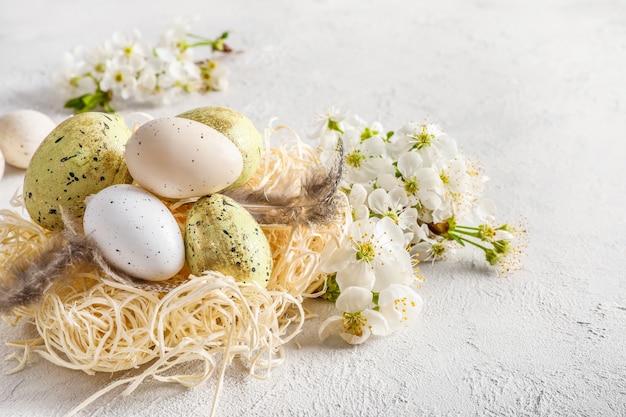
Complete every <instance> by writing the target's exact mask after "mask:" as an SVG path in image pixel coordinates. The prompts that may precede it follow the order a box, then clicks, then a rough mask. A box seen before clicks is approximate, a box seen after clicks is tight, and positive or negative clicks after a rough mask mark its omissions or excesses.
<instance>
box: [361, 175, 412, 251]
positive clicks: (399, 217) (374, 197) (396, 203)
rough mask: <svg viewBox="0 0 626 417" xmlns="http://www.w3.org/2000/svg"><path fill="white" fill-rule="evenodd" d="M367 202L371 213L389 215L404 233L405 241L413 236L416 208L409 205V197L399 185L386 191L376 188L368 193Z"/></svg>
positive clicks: (379, 215) (407, 241)
mask: <svg viewBox="0 0 626 417" xmlns="http://www.w3.org/2000/svg"><path fill="white" fill-rule="evenodd" d="M367 202H368V205H369V208H370V210H371V211H372V214H373V215H376V216H377V217H385V216H386V217H390V218H391V219H392V220H393V221H394V222H395V223H396V224H397V225H398V226H400V227H401V228H402V230H403V231H404V233H405V243H409V242H410V241H411V239H412V238H413V231H412V230H413V228H414V227H415V226H416V225H417V210H416V209H415V208H414V207H411V206H410V203H409V198H408V197H407V195H406V192H405V191H404V189H403V188H401V187H394V188H393V189H392V190H391V191H389V192H387V191H386V190H385V189H383V188H377V189H375V190H374V191H372V192H371V193H370V195H369V196H368V198H367Z"/></svg>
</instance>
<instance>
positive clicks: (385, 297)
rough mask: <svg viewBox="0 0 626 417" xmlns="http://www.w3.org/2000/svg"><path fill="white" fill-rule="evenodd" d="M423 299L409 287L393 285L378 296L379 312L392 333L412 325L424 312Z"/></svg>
mask: <svg viewBox="0 0 626 417" xmlns="http://www.w3.org/2000/svg"><path fill="white" fill-rule="evenodd" d="M423 305H424V302H423V300H422V297H421V296H420V295H419V294H418V293H417V292H415V290H414V289H412V288H411V287H409V286H406V285H399V284H391V285H390V286H388V287H387V288H385V289H384V290H382V291H381V292H380V294H379V295H378V306H379V308H380V309H379V311H380V313H381V314H382V315H383V317H384V318H385V320H386V321H387V324H388V326H389V330H390V332H394V331H397V330H400V329H401V328H403V327H405V326H409V325H411V324H412V323H413V322H414V321H415V319H416V318H417V317H418V316H419V314H420V313H421V311H422V307H423Z"/></svg>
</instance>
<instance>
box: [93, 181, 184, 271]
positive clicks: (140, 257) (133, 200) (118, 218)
mask: <svg viewBox="0 0 626 417" xmlns="http://www.w3.org/2000/svg"><path fill="white" fill-rule="evenodd" d="M83 227H84V230H85V235H86V236H88V237H89V239H91V240H92V241H93V242H94V243H95V244H96V246H97V247H98V249H99V251H100V253H101V254H102V256H103V257H104V259H105V260H106V261H107V262H108V263H110V264H111V265H112V266H114V267H115V268H117V269H119V270H121V271H123V272H125V273H127V274H128V275H131V276H133V277H136V278H141V279H144V280H148V281H163V280H166V279H168V278H171V277H173V276H174V275H176V273H177V272H178V271H180V269H181V268H182V267H183V264H184V262H185V245H184V241H183V236H182V233H181V231H180V227H179V226H178V223H177V222H176V219H175V218H174V216H173V215H172V213H171V212H170V211H169V210H168V209H167V207H166V206H165V204H163V202H162V201H161V200H159V199H158V198H157V197H156V196H154V195H153V194H151V193H149V192H148V191H146V190H143V189H141V188H139V187H136V186H134V185H130V184H119V185H112V186H110V187H107V188H105V189H103V190H102V191H100V192H99V193H97V194H95V195H93V196H90V197H88V198H87V208H86V210H85V215H84V217H83Z"/></svg>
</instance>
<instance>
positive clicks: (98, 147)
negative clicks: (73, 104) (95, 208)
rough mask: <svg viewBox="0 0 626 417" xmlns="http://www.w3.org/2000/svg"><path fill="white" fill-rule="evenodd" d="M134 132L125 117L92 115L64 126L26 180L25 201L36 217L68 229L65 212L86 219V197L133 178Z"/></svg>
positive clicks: (55, 131)
mask: <svg viewBox="0 0 626 417" xmlns="http://www.w3.org/2000/svg"><path fill="white" fill-rule="evenodd" d="M130 134H131V133H130V131H129V130H128V127H126V124H125V122H124V119H123V118H122V116H120V115H114V114H106V113H98V112H88V113H81V114H77V115H75V116H72V117H69V118H68V119H66V120H64V121H63V122H61V123H60V124H59V125H58V126H57V127H55V128H54V129H53V130H52V132H50V134H49V135H48V136H47V137H46V138H45V139H44V140H43V142H42V143H41V145H39V147H38V148H37V150H36V151H35V153H34V155H33V157H32V159H31V161H30V163H29V165H28V168H27V169H26V174H25V176H24V191H23V193H24V203H25V205H26V209H27V210H28V213H29V215H30V217H31V219H32V220H33V221H35V222H37V223H38V224H40V225H41V226H42V227H45V228H46V229H50V230H58V229H62V228H63V220H62V219H61V211H63V212H65V213H67V214H68V215H69V216H71V217H73V218H82V216H83V214H84V212H85V197H87V196H89V195H91V194H95V193H97V192H98V191H100V190H102V189H104V188H105V187H108V186H109V185H113V184H127V183H131V182H132V177H131V175H130V174H129V172H128V169H127V167H126V162H125V161H124V145H125V144H126V141H127V140H128V138H129V137H130Z"/></svg>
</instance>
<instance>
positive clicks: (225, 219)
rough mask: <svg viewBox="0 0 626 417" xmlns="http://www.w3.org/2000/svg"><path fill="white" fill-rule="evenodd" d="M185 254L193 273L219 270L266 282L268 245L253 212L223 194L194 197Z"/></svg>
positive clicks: (269, 269) (269, 265) (269, 271)
mask: <svg viewBox="0 0 626 417" xmlns="http://www.w3.org/2000/svg"><path fill="white" fill-rule="evenodd" d="M185 257H186V259H187V264H188V266H189V269H190V271H191V273H192V274H194V275H200V274H201V273H202V272H204V271H218V272H221V273H222V274H224V275H230V276H232V277H233V278H235V279H236V280H237V281H243V282H256V283H257V284H259V285H261V286H262V287H265V286H267V283H268V282H269V280H270V276H271V274H272V254H271V250H270V245H269V242H268V240H267V238H266V237H265V234H264V233H263V230H262V229H261V226H260V225H259V224H258V223H257V222H256V220H254V218H253V217H252V215H251V214H250V213H249V212H248V211H247V210H246V209H245V208H244V207H243V206H241V205H240V204H239V203H237V202H236V201H235V200H233V199H231V198H230V197H227V196H224V195H222V194H212V195H210V196H206V197H202V198H201V199H200V200H198V201H196V202H195V203H194V205H193V207H192V208H191V210H190V211H189V214H188V216H187V223H186V226H185Z"/></svg>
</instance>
